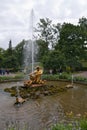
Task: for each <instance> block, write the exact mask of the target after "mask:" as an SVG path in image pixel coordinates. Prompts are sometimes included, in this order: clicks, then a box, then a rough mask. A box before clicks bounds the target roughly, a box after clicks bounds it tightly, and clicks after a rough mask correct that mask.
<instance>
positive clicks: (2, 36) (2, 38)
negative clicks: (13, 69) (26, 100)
mask: <svg viewBox="0 0 87 130" xmlns="http://www.w3.org/2000/svg"><path fill="white" fill-rule="evenodd" d="M32 8H33V10H34V23H35V24H36V23H38V22H39V19H40V18H46V17H47V18H49V19H51V20H52V21H53V22H56V23H63V22H71V23H73V24H77V23H78V20H79V18H81V17H82V16H84V17H87V1H86V0H67V1H66V0H38V1H37V0H2V1H0V47H3V48H7V47H8V43H9V39H12V43H13V46H16V45H17V44H18V43H19V42H20V41H21V40H22V39H29V37H30V31H31V29H30V21H31V17H30V14H31V10H32Z"/></svg>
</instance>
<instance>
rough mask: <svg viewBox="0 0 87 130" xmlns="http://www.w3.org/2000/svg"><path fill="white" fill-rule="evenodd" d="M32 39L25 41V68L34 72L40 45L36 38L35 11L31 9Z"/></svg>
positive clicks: (30, 32) (30, 35) (30, 34)
mask: <svg viewBox="0 0 87 130" xmlns="http://www.w3.org/2000/svg"><path fill="white" fill-rule="evenodd" d="M29 37H30V39H29V40H27V41H25V45H24V52H23V53H24V68H25V69H24V70H25V73H29V72H31V71H32V72H33V70H34V67H35V64H36V61H35V59H36V56H37V53H38V46H37V43H36V41H35V39H34V11H33V9H32V11H31V17H30V28H29Z"/></svg>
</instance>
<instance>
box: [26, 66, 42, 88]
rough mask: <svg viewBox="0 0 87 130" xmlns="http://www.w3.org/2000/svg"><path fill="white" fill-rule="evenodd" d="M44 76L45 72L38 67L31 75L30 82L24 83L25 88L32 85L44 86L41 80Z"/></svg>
mask: <svg viewBox="0 0 87 130" xmlns="http://www.w3.org/2000/svg"><path fill="white" fill-rule="evenodd" d="M42 74H43V70H42V69H41V68H40V67H39V66H37V67H36V70H35V71H34V72H32V73H30V74H29V76H30V80H28V81H25V82H24V86H30V85H31V84H43V83H44V82H43V81H42V80H41V75H42Z"/></svg>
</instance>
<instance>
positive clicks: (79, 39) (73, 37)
mask: <svg viewBox="0 0 87 130" xmlns="http://www.w3.org/2000/svg"><path fill="white" fill-rule="evenodd" d="M85 38H86V35H85V33H84V32H82V30H81V28H80V26H78V25H77V26H76V25H73V24H68V23H64V24H63V25H62V29H61V31H60V39H59V41H58V44H57V45H56V47H55V49H56V50H60V51H61V53H62V54H64V56H65V59H66V63H67V66H71V65H72V66H71V67H74V68H75V65H77V64H80V60H81V59H84V56H85V50H86V44H85V43H84V41H85ZM71 59H72V60H71ZM74 63H76V64H74Z"/></svg>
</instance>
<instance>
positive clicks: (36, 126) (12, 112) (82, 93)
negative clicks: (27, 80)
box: [0, 81, 87, 130]
mask: <svg viewBox="0 0 87 130" xmlns="http://www.w3.org/2000/svg"><path fill="white" fill-rule="evenodd" d="M20 84H21V85H23V82H20ZM50 84H51V85H52V84H53V85H57V86H59V87H60V86H66V85H67V84H69V83H67V82H57V81H54V82H52V81H50ZM15 85H17V83H16V82H9V83H2V84H0V129H3V130H5V128H6V127H9V125H14V124H15V125H16V127H17V128H19V130H22V129H23V127H24V126H26V130H44V129H46V130H48V129H49V128H50V126H51V125H52V124H55V123H56V122H58V121H60V120H62V119H63V118H64V113H66V112H70V111H72V112H74V113H75V114H79V113H81V114H84V112H87V85H80V84H74V87H73V88H71V89H68V90H67V91H65V92H60V93H58V94H55V95H51V96H41V97H40V98H39V99H30V100H29V101H26V102H25V103H24V104H23V105H21V106H19V107H17V106H14V102H15V97H11V96H10V94H9V93H6V92H4V88H7V87H12V86H15ZM24 124H26V125H24Z"/></svg>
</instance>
